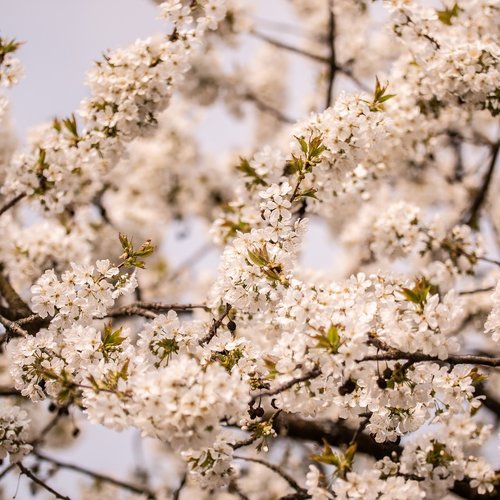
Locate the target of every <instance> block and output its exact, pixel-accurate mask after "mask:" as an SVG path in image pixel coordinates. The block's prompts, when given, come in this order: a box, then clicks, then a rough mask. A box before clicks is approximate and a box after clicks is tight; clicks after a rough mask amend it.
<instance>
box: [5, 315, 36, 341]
mask: <svg viewBox="0 0 500 500" xmlns="http://www.w3.org/2000/svg"><path fill="white" fill-rule="evenodd" d="M0 324H2V325H3V326H4V327H5V330H6V331H7V335H5V337H4V338H2V342H1V343H3V342H4V341H7V340H8V338H9V337H10V336H11V335H12V336H15V337H25V336H26V335H29V334H28V332H27V331H26V330H25V329H24V328H21V327H20V326H19V325H18V324H17V323H16V322H15V321H11V320H10V319H7V318H5V317H3V316H0Z"/></svg>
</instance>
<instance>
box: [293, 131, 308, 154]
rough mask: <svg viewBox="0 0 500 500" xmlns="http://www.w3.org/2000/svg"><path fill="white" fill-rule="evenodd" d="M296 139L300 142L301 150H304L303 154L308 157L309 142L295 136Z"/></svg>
mask: <svg viewBox="0 0 500 500" xmlns="http://www.w3.org/2000/svg"><path fill="white" fill-rule="evenodd" d="M294 137H295V139H297V141H298V142H299V144H300V149H302V152H303V153H304V154H305V155H307V152H308V150H309V147H308V145H307V142H306V140H305V139H304V138H303V137H297V136H296V135H294Z"/></svg>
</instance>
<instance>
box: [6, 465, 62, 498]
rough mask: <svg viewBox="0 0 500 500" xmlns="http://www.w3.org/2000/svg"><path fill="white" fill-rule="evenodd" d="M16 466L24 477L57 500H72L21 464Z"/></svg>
mask: <svg viewBox="0 0 500 500" xmlns="http://www.w3.org/2000/svg"><path fill="white" fill-rule="evenodd" d="M16 465H17V466H18V467H19V469H20V470H21V472H22V473H23V474H24V475H26V476H28V477H29V478H30V479H31V480H32V481H33V482H34V483H36V484H38V485H40V486H41V487H42V488H43V489H44V490H47V491H48V492H49V493H52V494H53V495H54V496H55V497H56V498H59V499H61V500H71V499H70V498H69V497H67V496H64V495H61V493H59V492H57V491H56V490H54V489H53V488H51V487H50V486H49V485H48V484H47V483H46V482H45V481H42V480H41V479H40V478H39V477H37V476H35V474H33V472H32V471H30V470H29V469H28V468H27V467H25V466H24V465H23V464H22V463H21V462H18V463H17V464H16Z"/></svg>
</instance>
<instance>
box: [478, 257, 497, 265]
mask: <svg viewBox="0 0 500 500" xmlns="http://www.w3.org/2000/svg"><path fill="white" fill-rule="evenodd" d="M477 260H480V261H482V262H488V263H489V264H495V266H500V260H495V259H490V258H488V257H478V258H477Z"/></svg>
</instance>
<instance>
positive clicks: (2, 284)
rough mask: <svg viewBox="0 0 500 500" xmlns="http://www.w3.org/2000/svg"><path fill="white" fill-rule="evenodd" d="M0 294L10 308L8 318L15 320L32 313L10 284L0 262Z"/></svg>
mask: <svg viewBox="0 0 500 500" xmlns="http://www.w3.org/2000/svg"><path fill="white" fill-rule="evenodd" d="M0 295H1V296H2V297H3V298H4V299H5V301H6V302H7V304H8V305H9V308H10V311H9V313H10V315H9V318H8V319H11V320H15V319H19V318H23V317H25V316H29V315H31V314H32V312H31V309H30V308H29V307H28V305H27V304H26V302H24V300H23V299H22V298H21V297H20V296H19V294H18V293H17V292H16V291H15V290H14V288H13V287H12V285H11V284H10V281H9V279H8V278H7V276H6V275H5V273H4V266H3V264H0Z"/></svg>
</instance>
